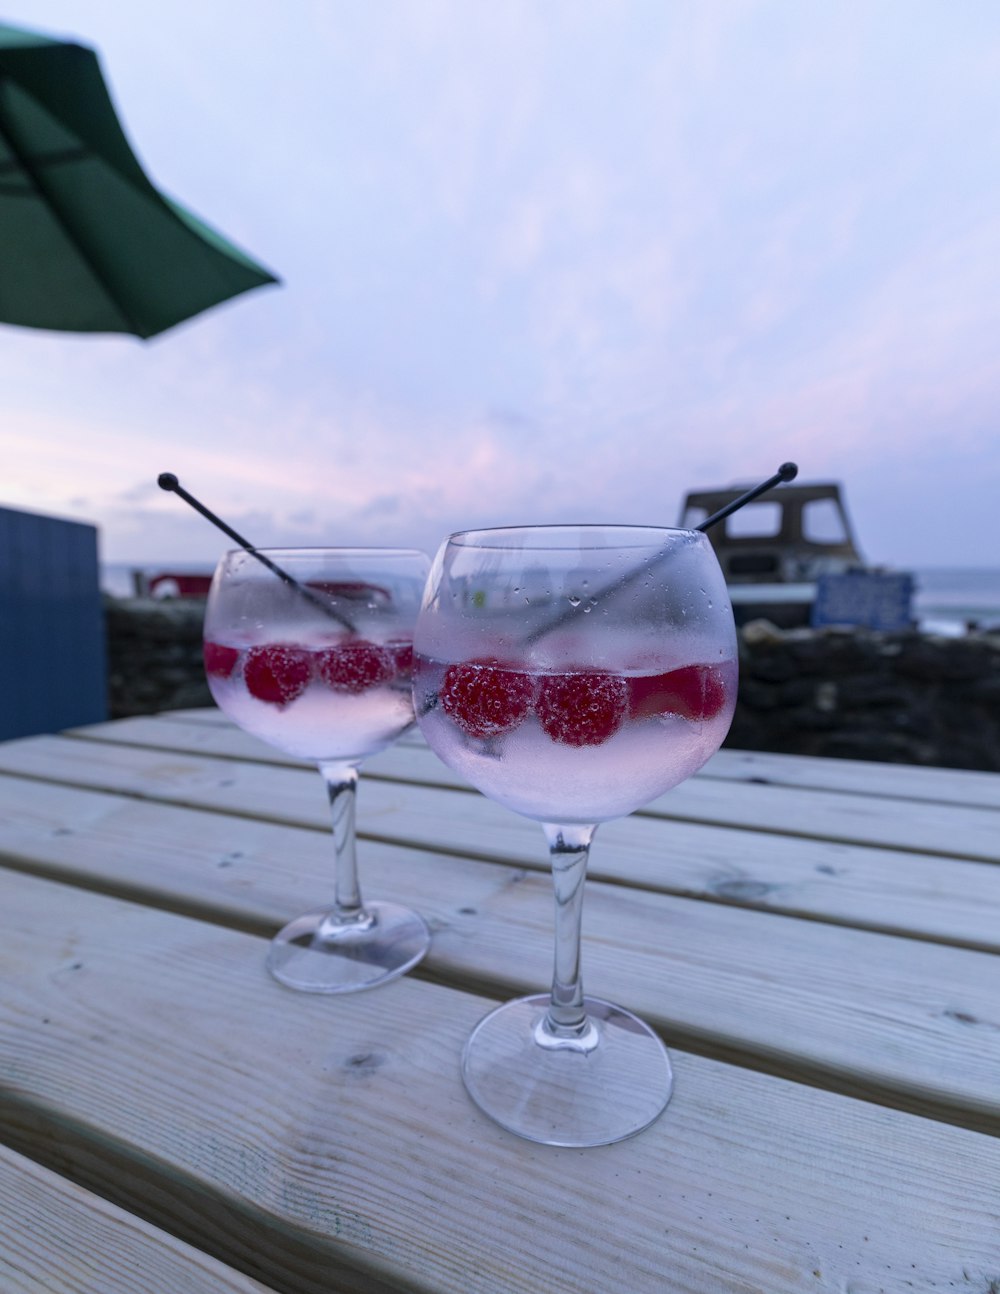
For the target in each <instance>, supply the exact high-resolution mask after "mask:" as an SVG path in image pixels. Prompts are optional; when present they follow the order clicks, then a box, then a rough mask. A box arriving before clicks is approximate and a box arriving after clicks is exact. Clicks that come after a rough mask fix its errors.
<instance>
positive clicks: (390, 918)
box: [267, 901, 431, 993]
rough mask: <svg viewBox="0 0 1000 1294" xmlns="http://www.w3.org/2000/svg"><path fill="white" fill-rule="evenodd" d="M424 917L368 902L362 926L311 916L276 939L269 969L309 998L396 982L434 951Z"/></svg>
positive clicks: (294, 923)
mask: <svg viewBox="0 0 1000 1294" xmlns="http://www.w3.org/2000/svg"><path fill="white" fill-rule="evenodd" d="M430 942H431V936H430V931H429V930H428V929H427V926H426V924H425V923H424V920H423V918H422V917H420V916H418V915H417V913H416V912H411V911H410V909H409V908H404V907H401V906H400V905H399V904H397V903H381V902H378V901H376V902H374V903H366V904H365V906H364V914H363V916H362V918H361V919H360V920H358V921H340V920H338V918H337V916H336V914H335V913H334V912H332V911H329V910H328V909H323V910H320V911H317V912H307V913H305V915H304V916H301V917H296V918H295V920H294V921H290V922H289V923H288V925H287V926H285V928H284V929H283V930H279V932H278V933H277V934H276V935H275V936H274V939H273V940H272V941H271V947H270V949H269V951H268V954H267V969H268V970H269V971H270V972H271V974H272V975H273V976H274V978H275V979H276V980H280V981H281V983H282V984H284V985H285V986H286V987H288V988H294V989H298V990H299V991H300V992H303V993H354V992H356V991H357V990H359V989H364V988H374V986H375V985H376V984H385V983H386V982H387V981H388V980H391V979H395V978H396V977H397V975H402V974H404V973H405V972H406V971H408V970H410V969H411V967H413V966H416V964H417V962H418V961H420V959H421V957H423V955H424V953H425V952H426V951H427V949H428V948H429V947H430Z"/></svg>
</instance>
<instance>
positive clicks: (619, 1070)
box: [462, 993, 673, 1146]
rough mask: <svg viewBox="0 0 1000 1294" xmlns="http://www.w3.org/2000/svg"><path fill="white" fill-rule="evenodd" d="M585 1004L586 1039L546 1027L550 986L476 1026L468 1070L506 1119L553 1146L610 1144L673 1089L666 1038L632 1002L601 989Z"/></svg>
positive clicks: (469, 1080) (647, 1120)
mask: <svg viewBox="0 0 1000 1294" xmlns="http://www.w3.org/2000/svg"><path fill="white" fill-rule="evenodd" d="M584 1005H585V1008H586V1011H587V1015H588V1017H589V1020H590V1025H589V1027H588V1028H587V1030H585V1031H584V1033H583V1034H582V1035H581V1037H580V1038H579V1040H565V1039H556V1038H553V1037H552V1035H551V1034H547V1033H546V1031H545V1029H544V1021H545V1014H546V1011H547V1010H548V1006H549V996H548V994H547V993H540V994H537V995H536V996H533V997H524V998H519V999H517V1000H516V1001H514V1002H508V1003H506V1005H504V1006H501V1007H497V1009H496V1010H495V1011H491V1012H490V1014H489V1015H488V1016H485V1017H484V1018H483V1019H482V1020H480V1022H479V1024H478V1025H477V1026H476V1027H475V1029H474V1030H473V1031H472V1035H471V1036H470V1038H469V1041H468V1042H467V1043H466V1044H465V1051H464V1053H463V1055H462V1078H463V1079H464V1080H465V1086H466V1088H467V1089H468V1092H469V1095H470V1096H471V1097H472V1099H473V1100H474V1101H475V1103H476V1104H477V1105H478V1106H479V1108H480V1109H481V1110H482V1111H483V1112H484V1113H485V1114H488V1115H489V1116H490V1118H491V1119H495V1120H496V1122H497V1123H499V1124H500V1125H501V1127H504V1128H506V1129H507V1130H508V1131H510V1132H516V1133H517V1134H518V1136H520V1137H527V1138H528V1140H529V1141H540V1142H542V1143H543V1144H545V1145H547V1146H604V1145H607V1144H609V1143H610V1142H612V1141H621V1140H622V1139H623V1138H625V1137H631V1136H634V1135H635V1133H637V1132H641V1131H642V1130H643V1128H646V1127H648V1126H649V1124H651V1123H652V1122H653V1120H654V1119H655V1118H656V1116H657V1115H658V1114H660V1113H661V1112H662V1110H663V1109H664V1107H665V1106H666V1104H667V1102H668V1101H669V1100H670V1094H671V1091H672V1090H673V1072H672V1070H671V1068H670V1057H669V1056H668V1054H667V1049H666V1047H664V1045H663V1043H662V1042H661V1041H660V1039H659V1038H658V1037H657V1036H656V1034H655V1033H654V1032H653V1031H652V1029H650V1027H649V1025H647V1024H645V1023H644V1022H643V1021H642V1020H640V1019H639V1017H638V1016H635V1015H633V1014H632V1012H631V1011H626V1010H625V1009H624V1008H623V1007H619V1006H613V1005H612V1004H611V1003H610V1002H604V1001H601V999H600V998H590V997H588V998H586V999H585V1002H584Z"/></svg>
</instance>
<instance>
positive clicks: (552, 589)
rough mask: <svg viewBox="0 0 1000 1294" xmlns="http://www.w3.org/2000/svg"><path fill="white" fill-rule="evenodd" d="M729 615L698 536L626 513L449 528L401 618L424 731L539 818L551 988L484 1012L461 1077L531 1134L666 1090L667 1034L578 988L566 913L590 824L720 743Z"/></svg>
mask: <svg viewBox="0 0 1000 1294" xmlns="http://www.w3.org/2000/svg"><path fill="white" fill-rule="evenodd" d="M736 678H737V666H736V634H735V629H734V626H733V615H732V609H731V607H730V603H729V597H728V595H727V592H726V587H725V582H724V580H723V577H722V572H721V571H720V569H719V565H718V562H717V561H716V558H715V555H714V553H713V551H712V546H711V544H710V543H709V541H708V538H707V537H706V536H705V535H704V534H702V533H700V532H698V531H694V530H666V529H655V528H645V527H639V526H531V527H524V528H519V529H500V530H480V531H469V532H465V533H462V534H456V535H452V536H451V538H450V539H449V540H447V541H446V543H445V544H444V545H443V546H442V548H441V550H440V552H439V553H438V555H437V558H436V559H435V562H434V566H433V568H432V571H431V575H430V578H429V580H428V585H427V590H426V592H425V594H424V601H423V606H422V608H421V612H420V616H419V618H418V620H417V626H416V629H415V631H414V673H413V679H414V697H415V705H416V712H417V719H418V722H419V724H420V727H421V729H422V730H423V732H424V734H425V736H426V738H427V741H428V742H429V744H430V745H431V746H432V747H433V749H434V750H435V751H436V752H437V754H438V755H439V756H440V757H441V759H443V760H444V762H445V763H446V764H448V765H450V766H451V767H452V768H454V769H456V770H457V771H458V772H460V773H462V774H463V775H464V776H465V777H466V778H467V779H468V780H469V781H470V782H471V783H472V784H473V785H474V786H476V787H478V788H479V790H481V791H482V792H483V793H484V794H485V795H487V796H489V797H490V798H491V799H493V800H496V801H498V802H499V803H500V804H504V805H507V806H508V807H509V808H511V809H513V810H514V811H515V812H517V813H521V814H524V815H525V816H526V817H528V818H534V819H537V820H538V821H539V822H540V823H541V824H542V826H543V829H544V832H545V836H546V839H547V840H548V845H549V852H550V856H551V862H552V871H553V877H554V882H555V901H556V913H555V969H554V974H553V980H552V989H551V992H550V993H549V994H548V995H545V994H542V995H538V996H531V997H526V998H521V999H520V1000H518V1001H515V1002H509V1003H507V1004H506V1005H504V1006H501V1007H499V1008H497V1009H496V1010H495V1011H492V1012H491V1013H490V1014H489V1015H487V1016H486V1017H485V1018H484V1019H483V1020H482V1021H481V1022H480V1023H479V1025H478V1026H477V1027H476V1029H475V1031H474V1032H473V1034H472V1036H471V1037H470V1039H469V1041H468V1043H467V1045H466V1048H465V1052H464V1054H463V1058H462V1074H463V1077H464V1080H465V1084H466V1087H467V1088H468V1091H469V1093H470V1094H471V1096H472V1098H473V1099H474V1100H475V1101H476V1103H477V1104H478V1105H479V1106H480V1107H481V1108H482V1109H483V1110H484V1111H485V1112H486V1113H487V1114H489V1115H490V1116H491V1117H492V1118H494V1119H495V1120H496V1121H497V1122H498V1123H500V1124H502V1125H503V1126H504V1127H505V1128H508V1129H510V1130H511V1131H512V1132H516V1133H519V1134H520V1135H521V1136H523V1137H528V1138H530V1139H531V1140H533V1141H540V1142H545V1143H547V1144H549V1145H556V1146H594V1145H602V1144H605V1143H607V1142H612V1141H618V1140H620V1139H621V1138H623V1137H627V1136H631V1135H632V1134H633V1133H636V1132H638V1131H640V1130H641V1129H642V1128H644V1127H646V1126H647V1125H648V1124H649V1123H650V1122H651V1121H652V1120H653V1119H654V1118H656V1116H657V1115H658V1114H659V1113H660V1112H661V1110H662V1109H663V1108H664V1106H665V1105H666V1103H667V1101H668V1100H669V1098H670V1093H671V1087H672V1074H671V1067H670V1060H669V1057H668V1055H667V1052H666V1049H665V1047H664V1046H663V1043H662V1042H661V1041H660V1039H659V1038H658V1037H657V1035H656V1034H655V1033H654V1032H653V1031H652V1029H650V1028H649V1027H648V1026H647V1025H646V1024H645V1023H644V1022H642V1021H641V1020H639V1019H638V1018H637V1017H636V1016H634V1015H633V1014H632V1013H631V1012H630V1011H627V1010H625V1009H624V1008H622V1007H619V1006H614V1005H612V1004H611V1003H609V1002H605V1001H602V1000H601V999H599V998H590V997H586V998H585V997H584V994H583V986H582V981H581V976H580V919H581V913H582V900H583V886H584V877H585V873H586V866H587V855H588V850H589V847H590V842H591V840H592V838H593V835H594V831H595V830H596V827H597V824H599V823H601V822H605V821H607V820H608V819H610V818H617V817H622V816H624V815H626V814H628V813H631V812H632V811H633V810H635V809H637V808H639V807H641V806H642V805H644V804H647V803H648V802H649V801H650V800H652V799H654V798H655V797H656V796H658V795H660V794H662V793H663V792H664V791H667V790H669V789H670V788H671V787H673V786H676V785H677V784H678V783H679V782H682V781H683V780H684V779H685V778H686V777H689V776H690V775H691V774H692V773H694V772H695V771H696V770H697V769H698V768H700V767H701V765H702V764H704V763H705V761H706V760H707V759H708V758H709V756H710V755H712V754H713V753H714V752H715V751H716V750H717V749H718V747H719V745H720V744H721V742H722V739H723V737H724V736H725V734H726V732H727V730H728V728H729V724H730V722H731V719H732V714H733V708H734V705H735V698H736Z"/></svg>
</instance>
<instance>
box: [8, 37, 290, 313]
mask: <svg viewBox="0 0 1000 1294" xmlns="http://www.w3.org/2000/svg"><path fill="white" fill-rule="evenodd" d="M277 282H278V280H277V279H276V278H275V277H274V275H273V274H270V273H269V272H268V271H267V270H265V269H264V268H263V267H262V266H260V265H258V264H256V262H254V261H253V260H251V259H250V257H249V256H247V255H246V254H245V253H243V252H241V251H240V250H239V249H238V248H236V247H234V246H233V245H232V244H231V243H230V242H228V241H227V240H226V239H225V238H223V237H222V236H221V235H220V234H218V233H216V232H215V231H214V230H212V229H210V228H208V226H207V225H204V224H203V223H202V222H201V221H200V220H199V219H198V218H197V216H194V215H192V213H191V212H190V211H186V210H185V209H184V208H183V207H181V206H179V205H178V204H177V203H176V202H173V201H171V199H170V198H167V197H165V196H164V195H163V194H162V193H160V191H159V190H158V189H156V188H155V187H154V186H153V184H151V183H150V181H149V179H147V177H146V175H145V173H144V172H143V170H142V167H141V166H140V165H139V162H138V161H137V160H136V157H135V154H134V153H133V152H132V149H131V148H130V146H129V143H128V141H127V140H126V138H125V135H124V133H123V131H122V127H121V125H120V123H119V121H118V117H117V115H116V114H115V110H114V107H113V105H112V103H111V98H110V96H109V94H108V89H107V86H106V85H105V83H104V78H103V76H102V74H101V69H100V65H99V63H98V60H97V55H96V54H95V53H94V51H93V50H92V49H88V48H86V47H85V46H82V45H77V44H74V43H73V42H70V41H59V40H53V39H51V38H49V37H47V36H41V35H38V34H37V33H35V32H30V31H24V30H22V29H20V28H17V27H10V26H5V25H2V24H0V321H2V322H4V323H11V324H21V325H25V326H27V327H30V328H56V329H62V330H65V331H68V332H124V333H133V334H134V335H135V336H137V337H152V336H153V335H154V334H156V333H159V332H162V331H163V330H164V329H166V328H170V327H172V326H173V325H174V324H177V323H180V322H181V321H182V320H183V319H188V318H190V317H191V316H192V315H196V314H198V313H199V312H200V311H202V310H206V309H208V307H209V306H213V305H217V304H218V303H219V302H220V301H225V300H227V299H228V298H230V297H233V296H236V295H238V294H239V293H240V292H247V291H249V289H250V288H256V287H261V286H263V285H264V284H266V283H277Z"/></svg>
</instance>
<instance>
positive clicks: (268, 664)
mask: <svg viewBox="0 0 1000 1294" xmlns="http://www.w3.org/2000/svg"><path fill="white" fill-rule="evenodd" d="M310 678H312V656H311V653H310V652H308V651H306V650H305V648H304V647H296V646H295V645H294V644H293V643H273V644H272V645H271V646H270V647H251V648H250V650H249V651H248V652H247V658H246V660H245V661H244V662H243V681H244V682H245V683H246V685H247V691H248V692H249V693H250V695H251V696H255V697H256V698H257V700H258V701H270V702H271V703H272V704H273V705H288V703H289V702H290V701H294V700H295V698H296V697H297V696H301V695H302V693H303V692H304V691H305V690H306V688H307V687H308V685H309V680H310Z"/></svg>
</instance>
